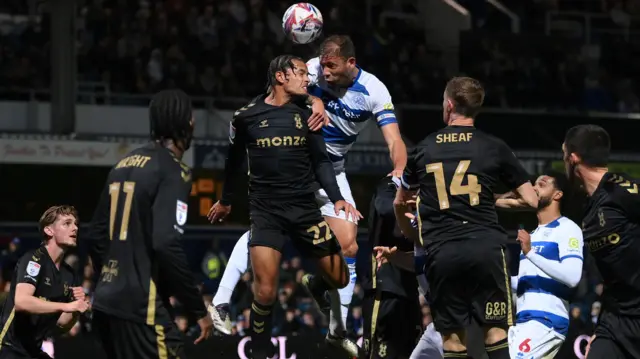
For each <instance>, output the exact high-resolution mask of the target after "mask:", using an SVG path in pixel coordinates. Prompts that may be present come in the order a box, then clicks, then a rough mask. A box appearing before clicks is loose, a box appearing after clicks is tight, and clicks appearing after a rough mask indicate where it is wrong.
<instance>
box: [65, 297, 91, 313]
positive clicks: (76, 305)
mask: <svg viewBox="0 0 640 359" xmlns="http://www.w3.org/2000/svg"><path fill="white" fill-rule="evenodd" d="M88 309H89V303H88V302H87V301H86V300H84V299H83V300H76V301H73V302H71V303H67V304H66V305H65V306H64V312H65V313H84V312H86V311H87V310H88Z"/></svg>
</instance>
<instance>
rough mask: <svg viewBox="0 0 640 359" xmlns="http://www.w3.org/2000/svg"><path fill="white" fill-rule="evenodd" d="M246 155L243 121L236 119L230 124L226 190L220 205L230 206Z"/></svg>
mask: <svg viewBox="0 0 640 359" xmlns="http://www.w3.org/2000/svg"><path fill="white" fill-rule="evenodd" d="M246 156H247V153H246V134H245V129H244V127H243V123H242V119H235V118H234V120H233V121H231V124H229V150H228V151H227V158H226V160H225V163H224V173H225V176H224V188H223V190H222V196H221V198H220V203H222V204H224V205H230V204H231V201H232V199H233V195H234V192H235V188H236V182H237V181H236V176H237V175H238V173H239V172H240V169H241V168H242V165H243V164H244V160H245V158H246Z"/></svg>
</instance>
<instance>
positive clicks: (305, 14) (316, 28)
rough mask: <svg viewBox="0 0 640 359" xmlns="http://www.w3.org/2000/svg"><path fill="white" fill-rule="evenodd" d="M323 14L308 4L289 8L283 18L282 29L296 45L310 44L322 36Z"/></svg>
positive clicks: (302, 3)
mask: <svg viewBox="0 0 640 359" xmlns="http://www.w3.org/2000/svg"><path fill="white" fill-rule="evenodd" d="M322 25H323V20H322V14H321V13H320V10H318V8H316V7H315V6H313V5H312V4H309V3H307V2H300V3H297V4H293V5H291V6H289V8H288V9H287V11H285V13H284V16H283V17H282V29H283V30H284V33H285V34H286V35H287V37H288V38H289V39H291V41H293V42H295V43H296V44H308V43H310V42H312V41H313V40H315V39H317V38H318V36H320V34H322Z"/></svg>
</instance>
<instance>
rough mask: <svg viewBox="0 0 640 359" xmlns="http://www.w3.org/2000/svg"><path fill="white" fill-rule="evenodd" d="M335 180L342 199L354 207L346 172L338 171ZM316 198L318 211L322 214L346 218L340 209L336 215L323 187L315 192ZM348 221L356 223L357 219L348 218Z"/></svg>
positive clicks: (354, 203)
mask: <svg viewBox="0 0 640 359" xmlns="http://www.w3.org/2000/svg"><path fill="white" fill-rule="evenodd" d="M336 182H338V187H340V193H341V194H342V197H343V198H344V200H345V201H347V202H348V203H349V204H351V205H352V206H354V207H355V206H356V202H355V201H354V200H353V195H351V187H349V181H347V174H346V173H344V172H340V173H338V174H337V175H336ZM316 200H317V201H318V204H319V205H320V211H321V212H322V215H323V216H326V217H335V218H342V219H346V213H345V212H344V211H340V215H337V216H336V211H335V209H334V208H333V203H331V200H329V197H328V196H327V192H325V190H324V189H322V188H320V189H319V190H318V192H316ZM349 222H353V223H356V224H357V223H358V221H357V219H353V218H349Z"/></svg>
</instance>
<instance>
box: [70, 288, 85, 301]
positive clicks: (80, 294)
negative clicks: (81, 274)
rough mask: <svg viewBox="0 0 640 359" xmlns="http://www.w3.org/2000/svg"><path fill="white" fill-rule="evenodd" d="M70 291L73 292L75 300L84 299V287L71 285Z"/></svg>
mask: <svg viewBox="0 0 640 359" xmlns="http://www.w3.org/2000/svg"><path fill="white" fill-rule="evenodd" d="M71 291H72V293H73V299H75V300H85V299H86V295H85V293H84V288H82V287H72V288H71Z"/></svg>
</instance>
